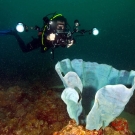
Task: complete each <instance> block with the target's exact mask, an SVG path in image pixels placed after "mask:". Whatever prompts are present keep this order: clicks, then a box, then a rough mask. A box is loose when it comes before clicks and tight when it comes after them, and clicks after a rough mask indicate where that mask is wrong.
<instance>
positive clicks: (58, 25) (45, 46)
mask: <svg viewBox="0 0 135 135" xmlns="http://www.w3.org/2000/svg"><path fill="white" fill-rule="evenodd" d="M50 15H52V17H50V18H49V17H48V16H50ZM43 22H44V25H43V28H40V27H38V26H35V27H30V29H34V30H37V31H38V38H33V40H32V41H31V42H29V43H27V44H25V43H24V41H23V40H22V39H21V37H20V36H19V34H18V32H23V31H24V30H25V31H28V30H29V27H28V26H26V25H24V24H23V23H18V25H17V26H16V29H13V30H7V31H6V30H5V31H0V35H14V36H15V38H16V39H17V41H18V43H19V46H20V48H21V50H22V51H23V52H30V51H32V50H35V49H37V48H39V47H40V48H41V52H46V51H47V50H49V49H51V50H52V51H51V52H52V54H53V58H54V49H55V48H58V47H59V46H61V47H67V48H68V47H70V46H72V45H73V44H74V43H75V39H74V38H73V34H74V33H81V35H84V33H86V32H89V34H91V33H93V32H94V29H96V28H93V29H91V30H79V29H78V27H79V21H78V20H75V21H74V24H75V26H74V27H73V31H72V32H71V30H70V29H71V27H70V26H69V24H68V22H67V19H66V18H65V17H64V16H63V15H62V14H56V12H55V13H51V14H48V15H46V16H45V17H44V18H43ZM20 28H21V29H20Z"/></svg>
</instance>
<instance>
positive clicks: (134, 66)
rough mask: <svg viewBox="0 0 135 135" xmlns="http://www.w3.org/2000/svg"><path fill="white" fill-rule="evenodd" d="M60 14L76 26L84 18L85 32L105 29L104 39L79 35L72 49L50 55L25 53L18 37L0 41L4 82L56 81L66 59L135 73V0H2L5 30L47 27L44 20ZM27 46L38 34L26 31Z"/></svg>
mask: <svg viewBox="0 0 135 135" xmlns="http://www.w3.org/2000/svg"><path fill="white" fill-rule="evenodd" d="M55 11H57V13H62V14H63V15H64V16H65V17H66V18H67V20H68V23H69V24H70V26H72V25H73V22H74V20H75V19H78V20H79V21H80V24H81V28H82V29H91V28H92V27H97V28H98V29H99V32H100V33H99V35H98V36H92V35H86V36H83V37H77V38H76V40H77V42H76V44H75V45H74V46H72V47H71V48H68V49H63V48H58V49H57V50H55V60H54V61H51V59H50V57H51V55H50V52H47V53H44V54H42V53H40V49H37V50H34V51H32V52H29V53H23V52H22V51H21V49H20V48H19V46H18V43H17V41H16V39H15V38H14V37H13V36H1V37H0V78H1V81H2V80H4V79H5V78H6V79H7V78H8V79H9V80H14V79H15V78H19V79H22V80H23V79H24V80H25V79H28V78H29V79H36V78H40V79H44V78H46V76H50V77H53V74H55V71H54V66H55V64H56V63H57V62H58V61H60V60H62V59H65V58H69V59H71V60H72V59H75V58H77V59H79V58H81V59H83V60H84V61H91V62H98V63H105V64H108V65H112V66H113V67H115V68H116V69H119V70H122V69H125V70H135V53H134V52H135V0H115V1H114V0H85V1H83V0H48V1H47V0H28V1H26V0H0V30H4V29H10V28H14V27H15V25H16V23H17V22H24V23H25V24H27V25H28V26H35V25H39V26H42V24H43V21H42V18H43V17H44V16H45V15H46V14H48V13H52V12H55ZM20 36H21V37H22V38H23V39H24V41H25V42H26V43H27V42H29V41H31V39H32V38H31V36H34V37H36V36H37V32H36V31H29V32H27V33H22V34H20Z"/></svg>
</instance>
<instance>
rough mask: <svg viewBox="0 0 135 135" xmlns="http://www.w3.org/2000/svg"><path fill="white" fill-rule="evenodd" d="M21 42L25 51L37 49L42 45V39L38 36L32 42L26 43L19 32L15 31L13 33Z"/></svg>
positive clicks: (21, 46)
mask: <svg viewBox="0 0 135 135" xmlns="http://www.w3.org/2000/svg"><path fill="white" fill-rule="evenodd" d="M12 35H14V36H15V38H16V40H17V42H18V43H19V46H20V48H21V50H22V51H23V52H30V51H32V50H34V49H37V48H38V47H40V44H39V43H40V40H39V39H38V38H34V39H33V40H32V41H31V42H30V43H28V44H27V45H25V43H24V41H23V40H22V39H21V37H20V36H19V35H18V34H17V32H13V34H12Z"/></svg>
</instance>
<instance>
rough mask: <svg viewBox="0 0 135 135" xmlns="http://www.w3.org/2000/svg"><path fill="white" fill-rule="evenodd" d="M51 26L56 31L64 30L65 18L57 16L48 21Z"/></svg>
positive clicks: (65, 25)
mask: <svg viewBox="0 0 135 135" xmlns="http://www.w3.org/2000/svg"><path fill="white" fill-rule="evenodd" d="M50 25H51V28H52V29H53V30H54V31H56V32H64V31H65V29H66V27H67V20H66V18H65V17H63V16H58V17H56V18H54V19H52V20H51V21H50Z"/></svg>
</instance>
